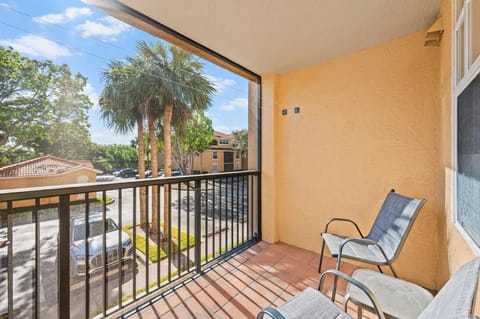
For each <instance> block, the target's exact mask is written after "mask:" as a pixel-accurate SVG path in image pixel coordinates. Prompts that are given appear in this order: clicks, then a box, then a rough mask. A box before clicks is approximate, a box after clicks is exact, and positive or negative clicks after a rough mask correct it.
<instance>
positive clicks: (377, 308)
mask: <svg viewBox="0 0 480 319" xmlns="http://www.w3.org/2000/svg"><path fill="white" fill-rule="evenodd" d="M328 275H333V276H334V277H335V278H337V277H340V278H342V279H343V280H345V281H347V282H349V283H350V284H352V285H354V286H357V287H358V288H359V289H360V290H361V291H362V292H363V293H364V294H365V295H366V296H367V297H368V299H370V301H371V303H372V305H373V309H374V310H375V312H376V314H377V316H378V319H385V315H384V314H383V311H382V308H381V307H380V305H379V303H378V301H377V299H376V298H375V295H374V294H373V293H372V291H371V290H370V289H368V287H367V286H365V285H364V284H362V283H361V282H360V281H358V280H356V279H353V278H352V277H350V276H348V275H347V274H344V273H343V272H341V271H340V270H336V269H329V270H327V271H325V272H324V273H323V274H321V275H320V283H319V284H318V290H320V291H321V290H322V286H323V282H324V281H325V278H326V277H327V276H328ZM331 300H332V301H333V302H335V295H332V298H331Z"/></svg>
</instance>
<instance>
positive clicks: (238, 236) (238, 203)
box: [236, 176, 240, 246]
mask: <svg viewBox="0 0 480 319" xmlns="http://www.w3.org/2000/svg"><path fill="white" fill-rule="evenodd" d="M236 180H237V246H238V244H239V243H240V225H239V224H238V223H239V222H240V219H239V215H238V213H239V207H240V202H239V200H240V191H239V189H238V187H239V185H238V180H239V177H238V176H237V178H236Z"/></svg>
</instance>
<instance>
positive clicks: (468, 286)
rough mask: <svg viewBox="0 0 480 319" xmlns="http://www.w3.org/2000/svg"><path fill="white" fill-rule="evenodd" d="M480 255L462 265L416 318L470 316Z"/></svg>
mask: <svg viewBox="0 0 480 319" xmlns="http://www.w3.org/2000/svg"><path fill="white" fill-rule="evenodd" d="M479 269H480V257H477V258H475V259H473V260H471V261H469V262H468V263H466V264H465V265H463V266H462V267H461V268H460V269H459V270H458V271H457V272H456V273H455V274H454V275H453V276H452V277H451V278H450V279H449V280H448V281H447V283H446V284H445V286H443V288H442V289H441V290H440V291H439V292H438V294H437V295H436V296H435V298H433V300H432V302H431V303H430V304H429V305H428V306H427V308H425V309H424V310H423V311H422V313H421V314H420V316H419V317H418V319H431V318H435V319H442V318H445V319H447V318H448V319H466V318H472V308H473V303H474V302H475V295H476V293H477V285H478V274H479Z"/></svg>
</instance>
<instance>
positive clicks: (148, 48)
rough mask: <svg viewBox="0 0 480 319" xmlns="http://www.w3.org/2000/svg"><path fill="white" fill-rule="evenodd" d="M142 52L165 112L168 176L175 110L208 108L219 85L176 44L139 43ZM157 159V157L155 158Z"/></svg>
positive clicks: (166, 219)
mask: <svg viewBox="0 0 480 319" xmlns="http://www.w3.org/2000/svg"><path fill="white" fill-rule="evenodd" d="M137 48H138V51H139V54H140V55H141V56H142V57H143V58H145V59H146V60H148V65H149V73H150V74H151V75H152V76H153V77H155V82H156V85H157V91H156V92H157V95H156V97H157V99H158V102H159V105H161V109H162V111H163V118H162V120H163V132H164V134H163V143H164V152H165V176H167V177H168V176H171V173H172V145H171V131H172V129H171V124H172V116H173V114H174V111H175V110H176V109H179V108H185V107H187V108H189V109H190V110H192V111H195V110H198V111H203V110H205V109H206V108H207V107H208V106H209V105H210V103H211V96H212V94H213V93H214V92H215V88H214V87H213V85H212V84H211V83H210V81H209V80H208V79H207V78H206V77H204V76H203V75H202V74H201V70H202V68H203V65H202V64H201V63H200V62H198V61H197V60H196V59H195V57H194V55H193V54H191V53H189V52H187V51H185V50H183V49H180V48H178V47H176V46H174V45H170V46H169V47H168V50H167V48H166V47H165V46H164V45H163V44H162V43H161V42H157V43H151V44H148V43H147V42H145V41H141V42H139V43H138V47H137ZM152 161H153V158H152ZM164 192H165V194H164V221H163V222H164V227H163V238H167V237H168V234H169V231H170V230H169V229H168V224H169V219H170V188H169V186H168V185H165V186H164Z"/></svg>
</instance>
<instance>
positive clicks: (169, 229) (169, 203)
mask: <svg viewBox="0 0 480 319" xmlns="http://www.w3.org/2000/svg"><path fill="white" fill-rule="evenodd" d="M171 186H172V185H171V184H168V188H167V189H168V190H167V191H168V208H169V209H168V225H167V227H168V238H167V240H168V282H170V281H171V280H172V187H171Z"/></svg>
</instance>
